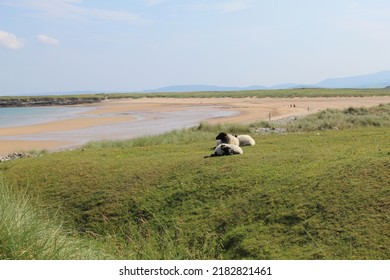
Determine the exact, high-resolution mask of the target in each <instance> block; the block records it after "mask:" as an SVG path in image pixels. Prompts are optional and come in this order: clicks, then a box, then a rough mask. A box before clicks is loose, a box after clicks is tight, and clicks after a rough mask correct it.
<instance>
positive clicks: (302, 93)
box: [0, 88, 390, 101]
mask: <svg viewBox="0 0 390 280" xmlns="http://www.w3.org/2000/svg"><path fill="white" fill-rule="evenodd" d="M389 95H390V89H389V88H375V89H374V88H373V89H348V88H346V89H325V88H296V89H274V90H267V89H264V90H241V91H199V92H154V93H97V94H95V93H91V94H78V95H51V96H50V95H45V96H0V101H2V100H3V101H7V100H12V99H39V98H41V99H58V100H61V99H72V98H78V99H85V100H88V99H91V98H96V99H97V100H100V101H102V100H105V99H121V98H135V99H136V98H145V97H146V98H156V97H160V98H223V97H230V98H245V97H256V98H266V97H270V98H276V97H278V98H292V97H367V96H389Z"/></svg>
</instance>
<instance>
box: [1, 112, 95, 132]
mask: <svg viewBox="0 0 390 280" xmlns="http://www.w3.org/2000/svg"><path fill="white" fill-rule="evenodd" d="M90 110H91V107H17V108H0V128H3V127H15V126H24V125H32V124H39V123H44V122H52V121H57V120H64V119H70V118H73V117H74V116H75V115H77V114H80V113H84V112H87V111H90Z"/></svg>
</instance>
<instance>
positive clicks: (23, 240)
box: [0, 178, 109, 260]
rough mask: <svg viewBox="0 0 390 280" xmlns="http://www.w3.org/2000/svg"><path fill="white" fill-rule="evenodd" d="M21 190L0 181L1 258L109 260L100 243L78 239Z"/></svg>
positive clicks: (0, 179)
mask: <svg viewBox="0 0 390 280" xmlns="http://www.w3.org/2000/svg"><path fill="white" fill-rule="evenodd" d="M42 206H43V205H40V206H39V207H38V206H36V207H35V208H34V207H33V203H32V199H31V197H29V195H28V194H27V193H26V191H24V190H21V189H16V188H13V187H11V186H9V185H8V184H6V182H5V181H4V179H3V178H0V221H1V223H0V259H3V260H4V259H11V260H18V259H19V260H25V259H41V260H42V259H47V260H53V259H60V260H61V259H105V258H109V255H108V254H106V253H103V250H99V249H97V248H98V247H99V245H98V244H97V242H96V241H91V240H87V239H85V238H82V237H79V236H77V235H78V234H76V233H75V232H70V231H68V230H65V229H64V227H63V226H62V225H61V224H60V223H58V222H56V221H55V220H56V218H53V217H55V216H54V215H51V216H48V215H47V213H44V212H43V211H42V210H39V208H41V207H42Z"/></svg>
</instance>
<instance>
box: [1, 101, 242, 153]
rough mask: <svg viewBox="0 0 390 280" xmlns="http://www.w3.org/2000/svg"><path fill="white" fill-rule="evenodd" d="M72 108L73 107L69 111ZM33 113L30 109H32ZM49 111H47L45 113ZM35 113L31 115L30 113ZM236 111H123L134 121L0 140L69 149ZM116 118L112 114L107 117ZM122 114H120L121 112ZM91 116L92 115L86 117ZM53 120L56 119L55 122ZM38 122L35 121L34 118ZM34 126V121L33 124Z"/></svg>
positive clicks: (184, 125)
mask: <svg viewBox="0 0 390 280" xmlns="http://www.w3.org/2000/svg"><path fill="white" fill-rule="evenodd" d="M72 109H73V108H72ZM86 110H91V107H88V108H82V107H81V108H79V111H78V112H76V111H72V112H68V113H66V112H62V111H57V112H56V114H57V115H56V116H55V114H54V115H50V116H47V117H46V118H45V121H47V120H48V119H49V118H50V120H51V121H55V120H59V119H64V118H70V117H72V116H73V117H75V116H77V115H78V114H79V113H82V112H85V111H86ZM33 111H34V110H33ZM48 112H50V111H48ZM34 113H35V112H34ZM238 113H239V112H237V111H225V110H218V109H216V108H215V107H192V108H189V109H188V110H183V111H173V112H139V111H137V112H132V111H129V112H126V114H129V115H132V116H133V117H135V119H133V120H130V121H126V122H120V123H113V124H105V125H97V126H93V127H89V128H83V129H77V130H68V131H53V132H44V133H35V134H26V135H16V136H3V137H0V141H1V140H27V141H28V140H30V141H31V140H32V141H43V140H44V141H61V142H64V141H66V142H68V141H69V142H72V144H70V145H67V146H62V147H59V149H61V148H69V147H73V146H79V145H83V144H86V143H88V142H90V141H97V140H117V139H131V138H136V137H140V136H149V135H156V134H161V133H164V132H168V131H171V130H174V129H182V128H188V127H192V126H196V125H198V124H199V123H200V122H201V121H204V120H207V119H212V118H217V117H227V116H233V115H236V114H238ZM110 115H114V116H115V115H116V114H110ZM121 115H123V113H121ZM88 116H89V117H90V116H93V115H90V114H89V115H88ZM19 117H20V120H19V121H18V122H16V123H19V124H20V123H23V124H25V123H27V122H28V120H23V118H22V117H21V116H19ZM56 118H57V119H56ZM37 119H38V118H37ZM35 123H37V122H35Z"/></svg>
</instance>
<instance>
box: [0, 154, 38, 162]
mask: <svg viewBox="0 0 390 280" xmlns="http://www.w3.org/2000/svg"><path fill="white" fill-rule="evenodd" d="M37 156H38V155H36V154H29V153H18V152H15V153H12V154H9V155H8V156H0V162H5V161H9V160H15V159H19V158H31V157H37Z"/></svg>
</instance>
